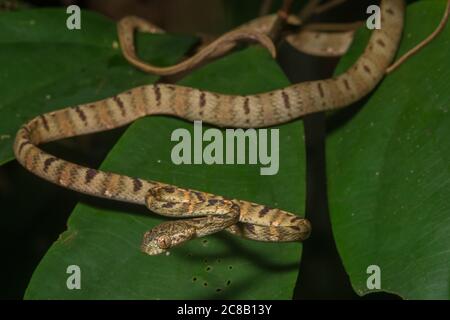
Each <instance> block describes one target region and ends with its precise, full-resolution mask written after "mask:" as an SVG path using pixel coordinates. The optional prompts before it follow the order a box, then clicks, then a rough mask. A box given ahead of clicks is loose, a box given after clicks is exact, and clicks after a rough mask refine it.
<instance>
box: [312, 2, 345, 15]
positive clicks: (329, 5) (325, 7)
mask: <svg viewBox="0 0 450 320" xmlns="http://www.w3.org/2000/svg"><path fill="white" fill-rule="evenodd" d="M344 2H347V0H330V1H328V2H326V3H324V4H322V5H320V6H318V7H316V8H315V10H314V13H315V14H322V13H324V12H325V11H328V10H331V9H333V8H334V7H337V6H339V5H341V4H343V3H344Z"/></svg>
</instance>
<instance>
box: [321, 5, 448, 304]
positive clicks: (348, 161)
mask: <svg viewBox="0 0 450 320" xmlns="http://www.w3.org/2000/svg"><path fill="white" fill-rule="evenodd" d="M443 11H444V1H425V2H418V3H414V4H412V5H410V6H409V7H408V11H407V20H406V30H405V33H404V37H403V41H402V44H401V50H400V51H401V52H400V54H401V53H404V52H405V51H406V50H407V49H409V48H412V47H413V46H414V45H415V44H417V43H418V42H419V41H420V40H422V39H424V38H425V37H426V36H427V35H428V34H430V33H431V32H432V31H433V30H434V28H435V27H436V25H437V23H438V22H439V20H440V18H441V16H442V14H443ZM367 35H368V32H364V34H360V35H359V36H358V37H357V39H356V44H355V46H354V48H353V49H352V51H351V52H350V53H349V54H348V55H347V57H346V58H345V59H344V61H342V63H341V65H340V68H339V70H338V71H339V72H341V71H342V70H344V69H345V68H347V67H348V66H349V65H350V63H351V62H352V61H354V60H355V59H356V57H357V56H358V55H359V53H360V52H361V49H362V47H363V46H364V45H365V43H366V40H367ZM449 52H450V25H447V27H446V29H445V31H444V32H443V33H442V34H441V35H440V36H439V37H438V38H437V39H436V40H434V41H433V42H432V43H431V44H430V45H429V46H428V47H426V48H425V49H424V50H422V51H421V52H420V53H419V54H417V55H416V56H415V57H414V58H412V59H411V60H409V61H408V62H406V63H405V64H404V65H402V66H401V67H400V68H399V69H398V70H397V71H395V72H394V73H393V74H391V75H390V76H388V77H387V78H386V79H385V80H384V81H383V83H382V84H381V85H380V86H379V87H378V88H377V90H376V91H375V93H374V94H373V95H371V96H370V98H368V100H367V102H366V103H365V104H364V106H363V107H362V109H361V110H359V112H358V113H357V114H356V115H354V116H353V117H352V118H351V119H350V121H348V122H347V123H345V124H344V125H342V126H340V127H338V129H337V130H335V131H333V132H332V133H331V135H330V137H329V139H328V141H327V163H328V165H327V173H328V177H329V199H330V212H331V218H332V226H333V233H334V235H335V238H336V242H337V247H338V250H339V253H340V255H341V257H342V260H343V263H344V266H345V268H346V270H347V272H348V274H349V275H350V279H351V282H352V285H353V287H354V289H355V290H356V292H357V293H358V294H361V295H362V294H365V293H368V292H370V290H369V289H368V288H367V287H366V280H367V278H368V276H369V275H368V274H367V273H366V270H367V267H368V266H370V265H378V266H379V267H380V268H381V290H382V291H387V292H393V293H396V294H399V295H400V296H402V297H404V298H415V299H420V298H443V299H448V298H450V289H449V288H450V202H449V199H450V143H449V137H450V113H449V107H450V68H449ZM331 119H332V120H333V119H334V117H332V118H331ZM330 123H331V124H333V121H330Z"/></svg>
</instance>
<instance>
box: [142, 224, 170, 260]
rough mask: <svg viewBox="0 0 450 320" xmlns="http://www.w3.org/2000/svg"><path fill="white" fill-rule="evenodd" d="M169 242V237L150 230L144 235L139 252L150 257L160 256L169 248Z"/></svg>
mask: <svg viewBox="0 0 450 320" xmlns="http://www.w3.org/2000/svg"><path fill="white" fill-rule="evenodd" d="M170 242H171V239H170V237H168V236H165V235H160V234H159V232H156V231H155V230H150V231H147V232H146V233H145V234H144V237H143V239H142V244H141V251H142V252H144V253H146V254H148V255H151V256H153V255H157V254H161V253H164V252H166V249H167V248H169V247H170Z"/></svg>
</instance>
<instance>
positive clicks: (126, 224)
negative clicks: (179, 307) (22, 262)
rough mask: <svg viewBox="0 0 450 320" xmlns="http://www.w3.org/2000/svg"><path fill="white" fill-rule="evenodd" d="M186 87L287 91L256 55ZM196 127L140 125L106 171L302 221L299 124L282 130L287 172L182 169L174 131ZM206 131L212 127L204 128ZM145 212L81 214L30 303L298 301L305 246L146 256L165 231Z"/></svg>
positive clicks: (223, 64) (242, 56)
mask: <svg viewBox="0 0 450 320" xmlns="http://www.w3.org/2000/svg"><path fill="white" fill-rule="evenodd" d="M182 84H184V85H187V86H192V87H197V88H203V89H208V90H214V91H218V92H226V93H236V94H237V93H241V94H244V93H256V92H263V91H267V90H270V89H274V88H279V87H283V86H285V85H287V84H288V82H287V80H286V78H285V77H284V75H283V73H282V72H281V70H280V69H279V68H278V66H277V65H276V63H275V62H274V61H273V60H272V59H271V58H270V56H269V55H268V53H267V52H265V51H264V50H262V49H260V48H250V49H247V50H244V51H241V52H238V53H236V54H233V55H231V56H228V57H226V58H223V59H221V60H219V61H217V62H214V63H212V64H210V65H208V66H206V67H204V68H203V69H201V70H198V71H196V72H194V73H193V74H192V75H191V76H189V77H188V78H186V79H184V80H183V82H182ZM177 128H187V129H188V130H190V131H192V124H191V123H188V122H186V121H183V120H180V119H174V118H170V117H162V116H158V117H157V116H154V117H149V118H145V119H141V120H139V121H137V122H136V123H134V124H133V125H132V126H131V127H130V128H129V129H128V130H127V131H126V133H125V134H124V135H123V137H122V138H121V139H120V140H119V142H118V143H117V144H116V146H115V147H114V149H113V150H112V151H111V153H110V154H109V155H108V157H107V159H106V160H105V162H104V163H103V165H102V166H101V168H102V169H104V170H109V171H114V172H120V173H123V174H127V175H130V176H136V177H140V178H148V179H152V180H159V181H163V182H167V183H173V184H175V185H178V186H182V187H191V188H195V189H198V190H205V191H208V192H213V193H217V194H221V195H225V196H228V197H236V198H240V199H245V200H250V201H255V202H259V203H262V204H267V205H270V206H276V207H280V208H283V209H286V210H290V211H292V212H297V213H301V214H302V213H303V202H304V166H303V162H304V151H303V138H302V134H303V131H302V130H303V129H302V124H301V122H300V121H296V122H294V123H291V124H288V125H284V126H282V127H280V171H279V173H278V174H277V175H274V176H261V175H260V174H259V169H260V167H259V166H255V165H211V166H206V165H181V166H176V165H174V164H173V163H172V161H171V157H170V154H171V149H172V148H173V146H174V145H175V142H171V140H170V136H171V133H172V131H173V130H174V129H177ZM205 128H206V126H205ZM164 220H165V219H164V218H161V217H159V216H157V215H155V214H152V213H151V212H148V211H147V210H146V209H145V208H142V210H140V209H139V208H124V207H122V206H119V205H117V204H114V203H112V204H109V205H106V204H104V203H100V204H86V203H84V204H80V205H78V206H77V207H76V209H75V210H74V212H73V213H72V215H71V218H70V220H69V222H68V231H66V232H65V233H63V234H62V235H61V237H60V239H59V240H58V241H57V242H55V243H54V245H53V246H52V247H51V248H50V250H49V251H48V252H47V254H46V256H45V257H44V259H43V260H42V261H41V263H40V265H39V266H38V268H37V269H36V271H35V273H34V275H33V277H32V279H31V282H30V285H29V287H28V289H27V292H26V295H25V297H26V298H28V299H38V298H64V299H78V298H108V299H109V298H112V299H117V298H124V299H145V298H150V299H164V298H172V299H178V298H180V299H181V298H192V299H195V298H225V297H227V298H230V297H232V298H273V299H277V298H290V297H291V296H292V291H293V287H294V285H295V282H296V278H297V270H298V265H299V260H300V253H301V250H300V249H301V245H300V244H298V243H287V244H280V243H263V242H256V241H250V240H244V239H240V238H237V237H234V236H231V235H228V234H224V233H220V234H217V235H214V236H210V237H208V238H205V239H197V240H194V241H191V242H189V243H188V244H186V245H183V246H181V247H179V248H175V249H173V250H171V252H170V255H168V256H166V255H161V256H147V255H144V254H143V253H141V252H140V250H139V244H140V242H141V238H142V235H143V233H144V232H145V231H146V230H148V229H150V228H151V227H153V226H155V225H157V224H159V223H161V222H162V221H164ZM72 264H76V265H78V266H80V268H81V270H82V271H81V272H82V290H68V289H67V287H66V279H67V277H68V275H67V274H66V268H67V267H68V266H69V265H72Z"/></svg>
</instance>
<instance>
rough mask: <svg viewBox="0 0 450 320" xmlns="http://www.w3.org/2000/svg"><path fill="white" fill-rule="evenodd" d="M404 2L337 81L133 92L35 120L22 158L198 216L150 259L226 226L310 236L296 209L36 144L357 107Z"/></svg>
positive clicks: (64, 180)
mask: <svg viewBox="0 0 450 320" xmlns="http://www.w3.org/2000/svg"><path fill="white" fill-rule="evenodd" d="M404 6H405V4H404V0H382V2H381V14H382V28H381V29H379V30H374V31H373V33H372V35H371V38H370V40H369V43H368V44H367V47H366V49H365V51H364V53H363V54H362V55H361V56H360V57H359V59H358V60H357V61H356V62H355V64H354V65H353V66H352V67H351V68H350V69H348V70H347V71H346V72H345V73H343V74H341V75H339V76H337V77H334V78H330V79H326V80H320V81H311V82H304V83H300V84H295V85H291V86H288V87H285V88H283V89H280V90H275V91H271V92H267V93H261V94H256V95H242V96H240V95H225V94H218V93H213V92H207V91H202V90H198V89H193V88H187V87H182V86H177V85H169V84H155V85H146V86H141V87H137V88H133V89H131V90H129V91H126V92H124V93H121V94H118V95H116V96H113V97H110V98H107V99H104V100H101V101H97V102H92V103H87V104H82V105H77V106H72V107H68V108H65V109H62V110H58V111H54V112H49V113H46V114H42V115H40V116H38V117H36V118H34V119H32V120H31V121H29V122H28V123H26V124H25V125H24V126H22V127H21V129H20V130H19V131H18V133H17V136H16V140H15V144H14V152H15V155H16V158H17V160H18V161H19V162H20V163H21V164H22V165H23V166H24V167H25V168H26V169H28V170H29V171H31V172H33V173H34V174H36V175H38V176H40V177H42V178H44V179H47V180H48V181H50V182H53V183H56V184H58V185H61V186H63V187H65V188H70V189H73V190H76V191H79V192H82V193H86V194H90V195H93V196H97V197H105V198H110V199H115V200H119V201H125V202H131V203H137V204H144V205H146V206H147V207H148V208H149V209H150V210H151V211H153V212H155V213H159V214H162V215H165V216H171V217H187V218H189V219H184V220H177V221H170V222H166V223H163V224H161V225H159V226H157V227H155V228H153V229H152V230H150V231H149V232H147V233H146V234H145V236H144V240H143V243H142V250H143V251H144V252H146V253H148V254H158V253H161V252H164V251H165V250H167V249H169V248H171V247H173V246H174V245H178V244H180V243H182V242H185V241H187V240H189V239H192V238H194V237H200V236H204V235H208V234H211V233H215V232H218V231H220V230H227V231H229V232H231V233H233V234H237V235H240V236H243V237H246V238H250V239H255V240H262V241H297V240H304V239H306V238H307V237H308V235H309V233H310V229H311V227H310V224H309V222H308V221H307V220H305V219H301V218H300V217H297V216H296V215H294V214H292V213H288V212H286V211H282V210H279V209H271V208H268V207H266V206H262V205H258V204H254V203H250V202H247V201H241V200H230V199H225V198H223V197H220V196H216V195H212V194H208V193H205V192H199V191H193V190H186V189H181V188H178V187H176V186H170V185H167V184H163V183H160V182H155V181H146V180H143V179H139V178H132V177H128V176H125V175H120V174H116V173H110V172H102V171H99V170H95V169H91V168H87V167H83V166H80V165H77V164H75V163H71V162H68V161H65V160H63V159H60V158H57V157H55V156H53V155H51V154H48V153H46V152H44V151H42V150H41V149H40V148H38V147H37V145H39V144H42V143H46V142H50V141H54V140H58V139H62V138H67V137H73V136H78V135H83V134H89V133H93V132H99V131H104V130H110V129H113V128H117V127H120V126H124V125H126V124H129V123H130V122H133V121H135V120H136V119H138V118H141V117H144V116H150V115H170V116H176V117H180V118H183V119H187V120H190V121H194V120H202V121H205V122H207V123H209V124H212V125H215V126H219V127H240V128H250V127H253V128H256V127H267V126H272V125H276V124H281V123H285V122H287V121H290V120H293V119H296V118H298V117H301V116H303V115H306V114H310V113H314V112H319V111H325V110H332V109H337V108H342V107H345V106H348V105H350V104H351V103H353V102H355V101H357V100H359V99H361V98H362V97H363V96H365V95H366V94H368V93H369V92H370V91H371V90H373V89H374V87H375V86H376V85H377V84H378V83H379V82H380V80H381V79H382V78H383V76H384V74H385V71H386V68H388V66H389V65H390V64H391V63H392V61H393V59H394V56H395V53H396V51H397V48H398V45H399V42H400V39H401V34H402V29H403V19H404V17H403V16H404Z"/></svg>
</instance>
